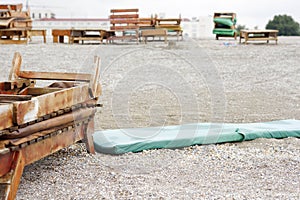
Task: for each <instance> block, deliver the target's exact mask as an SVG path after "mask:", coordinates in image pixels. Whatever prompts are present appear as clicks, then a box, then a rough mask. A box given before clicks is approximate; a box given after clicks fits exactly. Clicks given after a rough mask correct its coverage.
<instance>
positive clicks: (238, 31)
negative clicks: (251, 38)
mask: <svg viewBox="0 0 300 200" xmlns="http://www.w3.org/2000/svg"><path fill="white" fill-rule="evenodd" d="M245 29H247V28H246V26H245V25H240V24H238V25H237V27H236V31H237V35H240V31H241V30H245Z"/></svg>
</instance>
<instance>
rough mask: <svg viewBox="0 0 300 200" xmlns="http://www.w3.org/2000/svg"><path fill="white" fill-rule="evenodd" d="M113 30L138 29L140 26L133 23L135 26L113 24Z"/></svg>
mask: <svg viewBox="0 0 300 200" xmlns="http://www.w3.org/2000/svg"><path fill="white" fill-rule="evenodd" d="M110 29H111V30H114V31H126V30H137V29H139V26H137V25H133V26H111V27H110Z"/></svg>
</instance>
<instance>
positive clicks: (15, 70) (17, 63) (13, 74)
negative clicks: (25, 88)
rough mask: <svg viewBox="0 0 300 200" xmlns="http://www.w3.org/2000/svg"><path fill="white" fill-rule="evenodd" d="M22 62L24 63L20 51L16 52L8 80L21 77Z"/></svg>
mask: <svg viewBox="0 0 300 200" xmlns="http://www.w3.org/2000/svg"><path fill="white" fill-rule="evenodd" d="M21 64H22V56H21V54H20V53H19V52H15V54H14V58H13V61H12V67H11V70H10V73H9V76H8V80H16V79H18V78H19V73H20V68H21Z"/></svg>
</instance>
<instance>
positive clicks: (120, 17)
mask: <svg viewBox="0 0 300 200" xmlns="http://www.w3.org/2000/svg"><path fill="white" fill-rule="evenodd" d="M126 18H139V15H138V14H122V15H110V19H126Z"/></svg>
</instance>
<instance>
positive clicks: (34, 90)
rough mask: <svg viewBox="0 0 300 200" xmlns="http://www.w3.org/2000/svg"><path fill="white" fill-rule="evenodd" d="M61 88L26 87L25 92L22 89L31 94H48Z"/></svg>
mask: <svg viewBox="0 0 300 200" xmlns="http://www.w3.org/2000/svg"><path fill="white" fill-rule="evenodd" d="M60 90H62V89H61V88H30V87H29V88H26V92H25V91H24V94H25V93H26V94H27V95H32V96H39V95H44V94H48V93H51V92H56V91H60Z"/></svg>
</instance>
